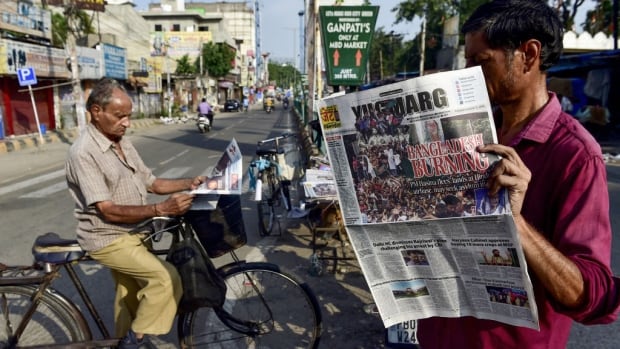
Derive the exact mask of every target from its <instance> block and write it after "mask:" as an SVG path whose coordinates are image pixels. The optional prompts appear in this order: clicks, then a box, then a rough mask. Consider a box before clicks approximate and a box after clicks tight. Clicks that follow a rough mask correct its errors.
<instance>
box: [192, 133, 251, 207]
mask: <svg viewBox="0 0 620 349" xmlns="http://www.w3.org/2000/svg"><path fill="white" fill-rule="evenodd" d="M242 165H243V161H242V158H241V150H239V146H238V145H237V141H236V140H235V139H234V138H233V139H232V140H231V141H230V143H229V144H228V146H227V147H226V149H225V150H224V152H223V153H222V156H221V157H220V158H219V160H218V161H217V163H216V164H215V166H213V167H211V168H210V169H208V170H207V173H206V174H205V176H206V177H207V180H206V181H205V182H204V183H202V184H201V185H200V186H199V187H198V188H196V189H194V190H192V191H191V192H190V194H194V195H196V196H195V198H194V201H193V202H192V207H191V209H192V210H213V209H215V205H216V204H217V200H218V198H219V195H221V194H229V195H241V184H242V183H241V181H242V173H243V172H242V167H243V166H242Z"/></svg>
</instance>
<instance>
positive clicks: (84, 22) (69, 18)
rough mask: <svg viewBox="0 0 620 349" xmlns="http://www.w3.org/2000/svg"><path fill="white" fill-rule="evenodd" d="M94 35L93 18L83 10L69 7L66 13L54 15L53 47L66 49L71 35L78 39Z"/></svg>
mask: <svg viewBox="0 0 620 349" xmlns="http://www.w3.org/2000/svg"><path fill="white" fill-rule="evenodd" d="M94 33H95V28H94V26H93V18H92V17H91V16H89V15H88V13H86V12H85V11H83V10H79V9H77V8H75V7H67V8H66V9H65V11H64V13H58V12H55V13H54V14H53V15H52V45H53V46H55V47H65V46H66V44H67V38H68V37H69V35H71V36H73V37H74V38H75V39H77V38H79V37H81V36H84V35H88V34H94Z"/></svg>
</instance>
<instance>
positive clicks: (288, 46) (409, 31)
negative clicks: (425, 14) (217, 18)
mask: <svg viewBox="0 0 620 349" xmlns="http://www.w3.org/2000/svg"><path fill="white" fill-rule="evenodd" d="M133 1H134V4H135V5H136V10H146V9H147V8H148V4H149V3H159V2H160V1H159V0H133ZM195 1H196V2H202V1H204V0H195ZM401 1H402V0H371V3H372V4H373V5H379V6H380V7H379V15H378V17H377V24H376V28H379V27H380V26H383V28H384V30H385V31H387V32H389V31H391V30H394V32H395V33H397V34H404V38H405V39H407V40H409V39H411V38H412V37H413V36H414V35H415V33H417V32H419V31H420V24H419V22H418V21H414V22H409V23H399V25H397V26H394V25H393V23H394V19H395V14H394V13H393V12H391V11H390V10H391V9H392V8H394V7H395V6H396V5H398V4H399V3H400V2H401ZM190 2H191V1H190V0H186V1H185V3H186V4H188V3H190ZM204 2H216V1H211V0H209V1H204ZM230 2H236V0H235V1H230ZM246 2H248V3H251V5H253V4H254V1H246ZM303 8H304V1H303V0H260V12H261V18H260V20H261V37H262V40H261V51H262V52H269V57H270V59H271V60H276V61H282V62H293V60H294V62H295V64H296V65H297V63H298V62H299V61H298V56H299V51H300V44H299V40H300V36H299V11H300V10H302V9H303ZM412 23H413V24H412ZM388 28H389V29H388Z"/></svg>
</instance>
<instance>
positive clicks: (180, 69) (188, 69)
mask: <svg viewBox="0 0 620 349" xmlns="http://www.w3.org/2000/svg"><path fill="white" fill-rule="evenodd" d="M174 73H175V74H176V75H195V74H196V66H195V65H192V64H191V62H190V61H189V55H187V54H186V55H184V56H183V57H181V58H179V59H177V70H176V71H175V72H174Z"/></svg>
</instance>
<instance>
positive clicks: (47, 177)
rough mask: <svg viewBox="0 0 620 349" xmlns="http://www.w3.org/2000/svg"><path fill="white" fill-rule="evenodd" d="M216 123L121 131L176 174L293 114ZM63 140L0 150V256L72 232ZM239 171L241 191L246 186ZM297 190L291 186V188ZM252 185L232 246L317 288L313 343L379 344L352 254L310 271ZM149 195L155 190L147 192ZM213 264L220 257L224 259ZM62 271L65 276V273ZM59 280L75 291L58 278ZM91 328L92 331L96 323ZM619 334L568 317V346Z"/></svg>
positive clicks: (153, 162)
mask: <svg viewBox="0 0 620 349" xmlns="http://www.w3.org/2000/svg"><path fill="white" fill-rule="evenodd" d="M214 126H215V128H214V131H213V132H211V133H209V134H206V135H201V134H199V133H198V132H197V130H196V128H195V126H194V124H193V123H187V124H175V125H159V126H151V127H144V128H139V127H136V128H135V129H134V131H133V132H131V133H130V134H129V135H128V137H131V139H132V141H133V142H134V144H135V145H136V147H137V149H138V151H139V152H140V153H141V154H142V156H143V157H144V159H145V162H146V163H147V165H148V166H150V167H151V168H152V169H153V171H154V173H155V174H156V175H157V176H162V177H179V176H194V175H198V174H200V173H203V172H204V170H205V169H206V168H207V167H209V166H210V165H212V164H213V162H214V161H215V159H217V157H219V155H220V154H221V152H222V150H223V149H224V146H225V145H226V144H227V143H228V142H229V141H230V139H232V138H233V137H234V138H235V139H236V140H237V142H238V143H239V146H240V148H241V151H242V153H243V154H244V157H243V162H244V168H247V164H248V163H249V162H250V160H251V159H252V157H253V154H254V150H255V145H256V142H257V141H258V140H260V139H264V138H267V137H272V136H275V135H277V134H280V133H282V132H285V131H292V130H295V129H296V127H297V124H296V122H295V119H294V118H293V117H292V116H290V115H289V114H287V113H283V112H281V110H280V109H278V110H276V112H274V113H272V114H266V113H264V112H262V111H260V110H254V111H250V112H249V113H247V114H245V113H219V114H217V115H216V119H215V123H214ZM68 146H69V145H68V144H67V143H63V142H53V143H50V144H46V145H44V146H43V147H39V148H37V147H31V148H28V149H23V150H20V151H15V152H10V153H7V154H3V155H0V209H1V212H2V215H1V216H0V226H1V227H2V235H1V237H2V243H0V256H2V257H1V258H0V261H2V262H4V263H7V262H10V263H20V264H27V263H30V261H31V255H30V247H31V244H32V241H33V240H34V238H35V237H36V236H37V235H40V234H43V233H45V232H48V231H55V232H57V233H59V234H60V235H61V236H64V237H67V238H72V237H74V234H75V233H74V230H75V221H74V218H73V215H72V207H73V203H72V200H71V198H70V197H69V194H68V192H67V189H66V184H64V166H63V165H64V158H65V155H66V151H67V149H68ZM608 174H609V190H610V193H611V200H612V217H613V218H612V224H613V226H614V228H615V231H616V232H617V231H619V229H620V214H618V212H619V209H620V195H619V194H620V167H618V166H616V165H615V164H611V165H610V166H608ZM247 186H248V185H247V180H245V181H244V192H247ZM294 195H295V193H294ZM250 196H251V195H250V194H247V195H245V194H244V195H243V200H242V205H243V214H244V221H245V225H246V230H247V232H248V239H249V241H248V245H247V246H245V247H243V248H242V249H241V250H240V251H241V253H242V255H243V256H244V257H245V258H247V259H252V260H267V261H269V262H273V263H277V264H279V265H281V266H284V267H285V268H286V269H287V270H289V271H291V272H293V273H294V274H295V275H297V276H298V277H300V278H302V279H304V280H305V281H307V282H308V284H309V285H310V286H311V288H312V289H313V290H314V292H315V293H316V295H317V297H318V299H319V302H320V305H321V309H322V312H323V326H324V332H323V338H322V340H321V345H320V348H342V349H349V348H364V349H374V348H383V347H384V345H383V335H384V332H383V328H382V323H381V321H380V320H379V318H378V317H376V316H373V315H368V314H366V313H365V312H364V311H363V306H364V305H365V304H368V303H370V302H372V297H371V296H370V294H369V292H368V289H367V287H366V284H365V281H364V278H363V276H362V274H361V272H360V270H359V268H358V266H357V264H356V263H355V262H352V261H348V262H347V263H345V264H344V265H342V266H343V269H342V270H341V271H342V272H339V273H336V274H331V273H326V274H324V275H323V276H320V277H316V276H311V275H310V274H309V273H308V269H309V266H310V262H309V258H310V254H311V252H312V250H311V248H310V247H309V246H310V241H311V236H310V233H309V231H308V228H307V225H306V224H305V222H304V221H303V220H289V221H288V222H287V226H288V230H286V231H284V232H283V234H282V235H281V236H272V237H266V238H261V237H259V236H258V233H257V231H256V228H255V227H256V217H255V204H254V203H253V202H252V201H251V200H250ZM153 200H155V197H153ZM618 241H620V238H618V237H616V239H615V240H614V245H613V251H614V256H613V261H612V262H613V266H614V270H615V271H616V272H617V273H620V244H619V243H618ZM221 259H222V260H219V259H218V260H216V261H215V262H216V264H221V263H224V262H226V261H225V260H224V258H221ZM81 273H82V274H84V275H88V277H87V280H88V282H87V285H86V287H87V288H88V290H89V292H92V295H93V298H94V299H96V300H97V305H98V306H99V307H100V309H102V310H103V312H104V319H105V321H106V323H108V324H110V325H111V323H112V320H111V307H109V304H111V300H112V299H111V295H112V293H113V292H112V289H111V280H110V278H109V275H108V273H107V272H105V271H104V270H102V268H100V267H99V266H97V265H87V266H85V267H84V268H83V269H82V270H81ZM65 279H66V278H65ZM59 282H60V286H61V287H60V289H61V290H62V291H63V292H64V293H66V294H67V295H68V296H69V297H70V298H72V299H76V293H75V291H73V290H71V289H68V288H67V287H66V285H65V283H64V280H63V279H61V280H60V281H59ZM94 332H96V331H95V330H94ZM175 343H176V339H175V332H174V330H173V332H172V333H171V334H170V335H168V336H164V337H162V338H160V339H159V341H158V347H160V348H175V347H176V344H175ZM617 343H620V327H619V325H618V324H617V323H616V324H613V325H608V326H595V327H587V328H586V327H583V326H576V327H575V330H574V333H573V335H572V337H571V342H570V344H569V346H568V347H569V348H571V349H577V348H584V347H595V348H610V349H611V348H616V347H617Z"/></svg>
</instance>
